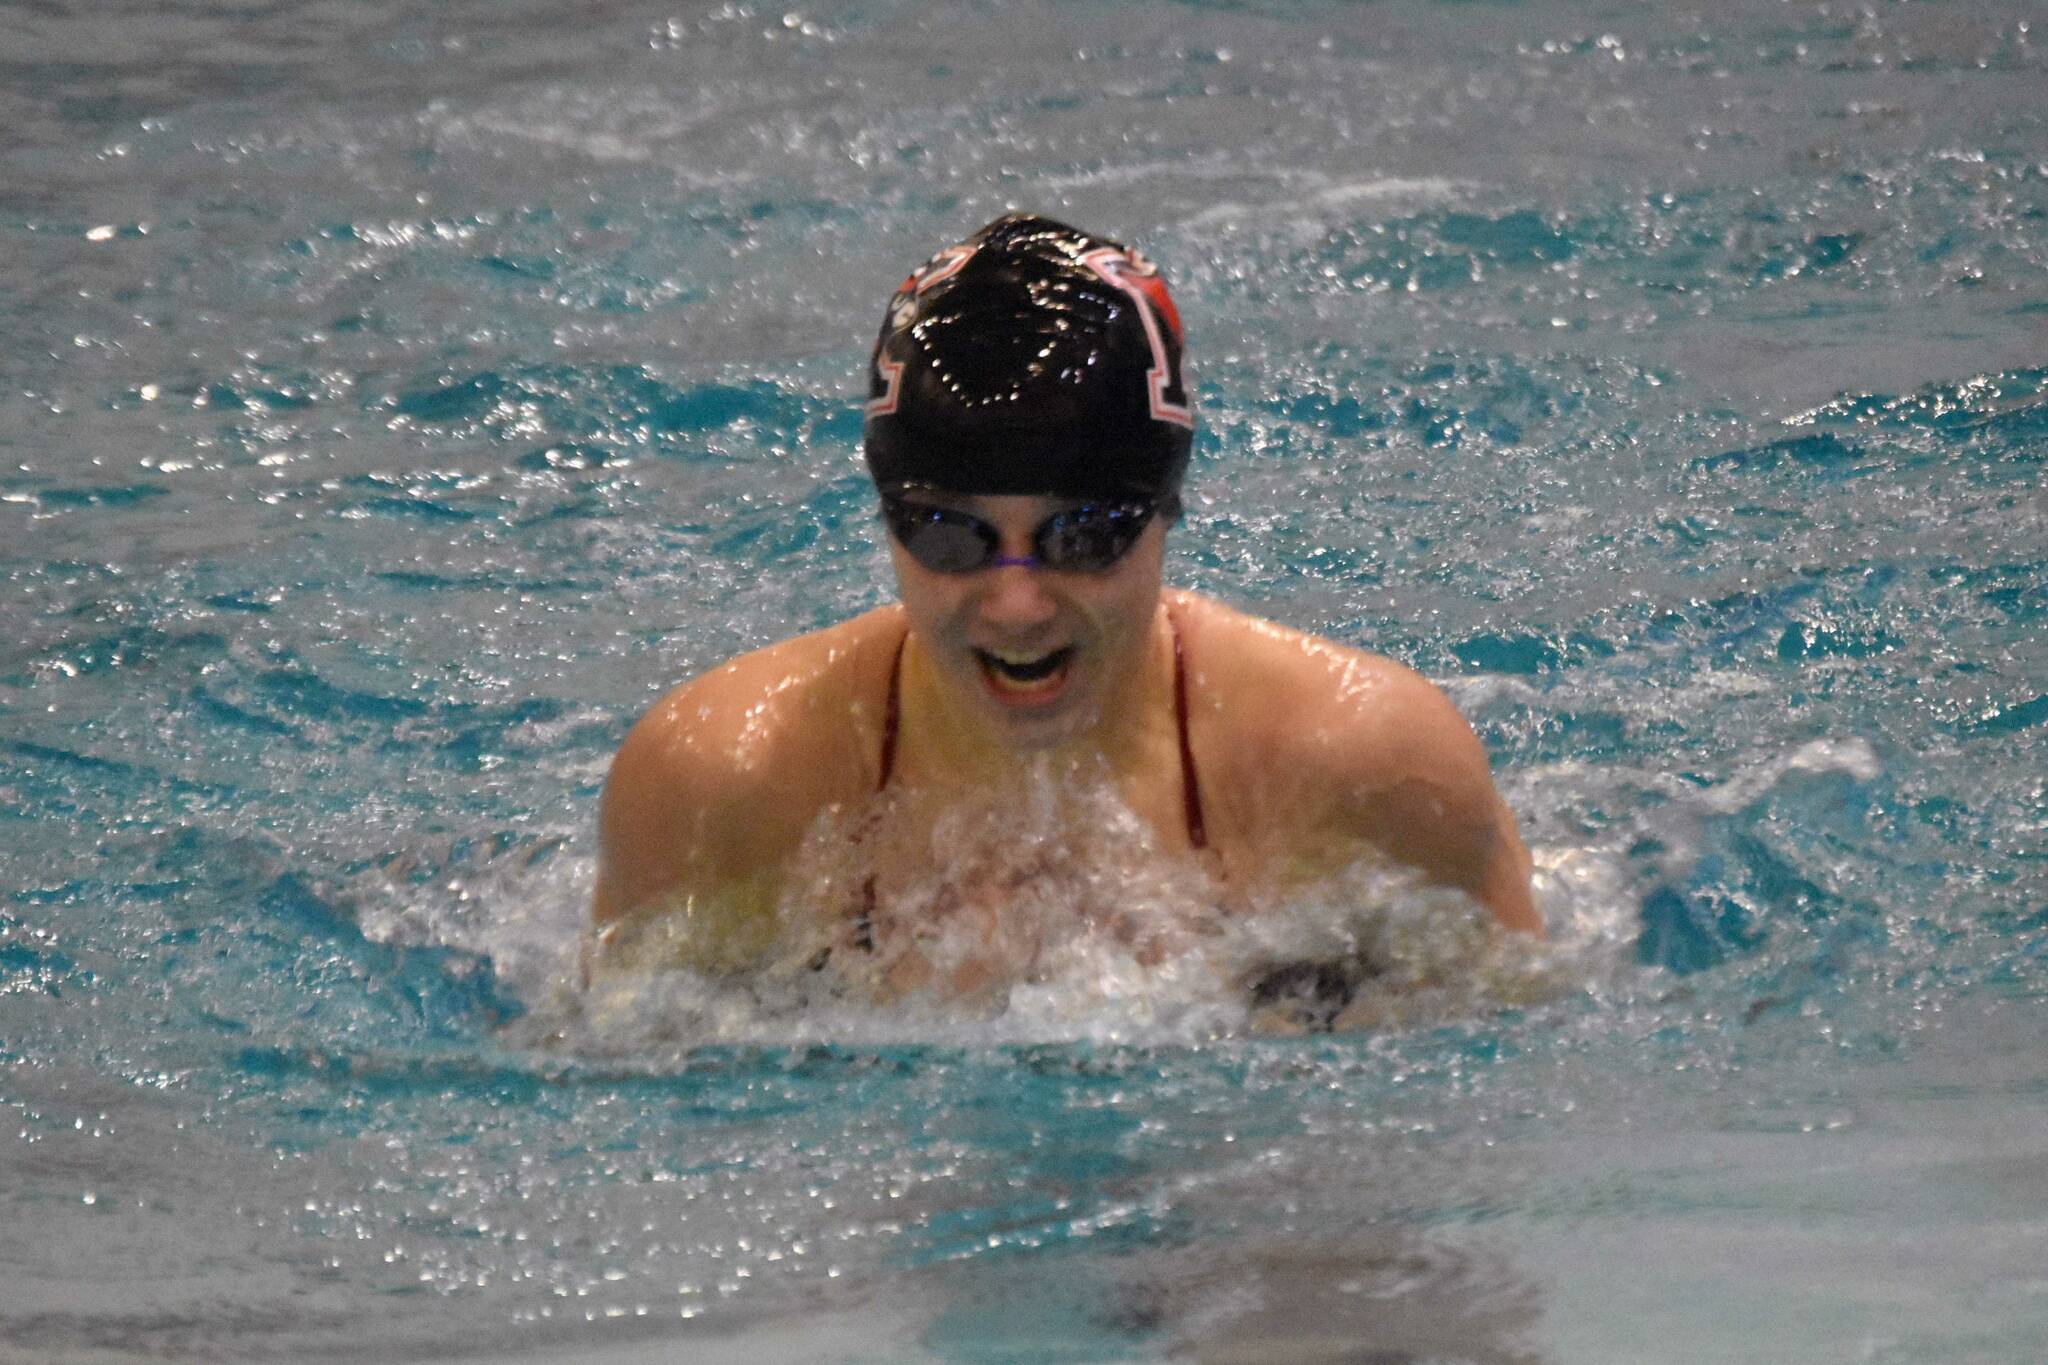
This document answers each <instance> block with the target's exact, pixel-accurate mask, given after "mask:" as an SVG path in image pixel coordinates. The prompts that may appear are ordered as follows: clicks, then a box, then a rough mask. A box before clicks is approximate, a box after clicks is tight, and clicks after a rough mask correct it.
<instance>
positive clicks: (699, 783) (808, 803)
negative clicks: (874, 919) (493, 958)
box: [598, 607, 904, 921]
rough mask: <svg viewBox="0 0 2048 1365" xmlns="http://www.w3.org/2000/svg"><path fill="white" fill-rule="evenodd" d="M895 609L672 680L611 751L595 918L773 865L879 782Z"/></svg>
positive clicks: (896, 631) (897, 632)
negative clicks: (824, 815) (822, 817)
mask: <svg viewBox="0 0 2048 1365" xmlns="http://www.w3.org/2000/svg"><path fill="white" fill-rule="evenodd" d="M903 631H904V623H903V615H902V610H901V608H900V607H883V608H879V609H877V610H875V611H872V612H868V613H866V614H865V615H862V616H857V617H855V618H853V619H852V620H850V621H844V622H841V623H840V624H838V625H835V626H831V627H828V628H826V629H824V630H820V631H814V632H811V633H809V634H806V635H800V636H796V637H794V638H792V639H789V640H784V641H781V642H779V643H776V644H773V645H769V646H767V647H766V648H764V649H758V650H754V651H751V652H749V653H747V654H743V655H740V656H739V657H737V658H735V659H732V660H729V661H728V662H726V663H723V664H721V665H719V666H718V667H716V668H713V669H711V670H710V671H709V672H706V673H703V674H701V675H699V676H698V677H695V678H692V679H691V680H689V681H688V682H685V683H683V684H681V685H680V686H678V687H675V688H673V689H671V690H670V691H669V692H668V693H667V694H665V695H664V696H663V697H662V698H661V699H660V700H659V701H657V702H655V704H654V705H653V706H652V707H650V708H648V711H647V713H646V714H645V715H643V716H642V717H641V718H640V720H639V722H638V723H637V724H635V725H634V726H633V728H632V730H631V731H630V732H629V733H628V734H627V736H626V740H625V742H624V743H623V744H622V745H621V746H620V748H619V752H618V754H617V756H616V757H614V758H613V760H612V766H611V772H610V775H609V776H608V778H607V779H606V782H605V791H604V799H603V802H602V805H601V807H600V811H599V817H598V837H599V888H598V918H599V919H600V920H601V921H602V920H604V919H607V918H615V917H617V916H619V915H623V914H626V913H629V912H631V911H632V910H633V909H634V908H635V907H636V906H638V905H641V904H643V903H645V902H646V901H647V900H648V899H649V898H650V897H652V896H654V895H656V894H657V893H660V892H662V891H664V890H666V889H668V888H670V887H674V886H678V885H683V886H698V887H712V886H715V885H717V884H719V883H722V882H725V881H729V880H732V879H736V878H742V877H758V876H761V875H765V874H772V873H773V872H774V871H775V870H776V869H777V868H779V866H780V865H781V863H782V862H783V861H784V860H786V859H787V858H788V857H789V856H790V855H791V854H793V853H794V851H795V850H796V848H797V846H798V845H799V844H800V843H801V842H802V840H803V837H804V834H805V833H806V832H807V830H808V829H809V828H810V826H811V824H812V823H813V822H814V821H815V820H816V818H817V816H818V814H819V813H820V812H821V811H822V810H824V809H825V808H826V807H828V806H830V805H832V804H834V803H835V802H842V801H848V800H853V799H857V798H858V797H859V796H861V795H863V794H865V793H866V792H869V791H872V790H873V789H874V784H875V782H876V779H877V778H878V776H879V770H878V764H879V755H880V749H881V741H882V730H883V727H884V724H885V714H886V710H887V703H888V689H889V675H890V672H891V670H892V669H893V667H894V661H895V651H896V646H897V644H898V643H899V642H900V641H901V639H902V637H903Z"/></svg>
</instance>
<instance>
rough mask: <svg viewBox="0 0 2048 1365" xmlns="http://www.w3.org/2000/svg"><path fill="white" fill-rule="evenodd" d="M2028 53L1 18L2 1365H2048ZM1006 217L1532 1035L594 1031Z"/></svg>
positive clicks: (849, 16)
mask: <svg viewBox="0 0 2048 1365" xmlns="http://www.w3.org/2000/svg"><path fill="white" fill-rule="evenodd" d="M2040 27H2041V23H2040V20H2039V18H2038V15H2037V13H2036V8H2035V7H2034V6H2031V5H2029V4H2027V3H2024V0H2004V2H2003V3H2000V2H1997V0H1993V2H1989V3H1981V4H1969V5H1963V4H1947V5H1936V4H1924V3H1890V2H1887V3H1874V4H1869V5H1857V6H1849V5H1841V4H1834V3H1827V4H1817V3H1790V4H1788V3H1764V2H1763V0H1738V3H1734V4H1730V5H1724V6H1715V7H1712V8H1711V9H1705V10H1699V11H1679V12H1655V11H1652V10H1649V9H1648V8H1647V7H1643V6H1636V5H1622V4H1599V3H1586V4H1567V3H1562V2H1561V0H1558V2H1550V0H1544V2H1541V3H1537V2H1531V3H1511V2H1507V0H1504V2H1503V3H1494V4H1487V3H1450V2H1449V0H1437V2H1436V3H1424V0H1387V2H1386V3H1379V4H1365V5H1323V4H1304V5H1270V6H1268V5H1257V4H1248V5H1224V4H1192V3H1191V4H1169V3H1111V2H1110V0H1097V2H1095V3H1083V2H1081V0H1073V2H1071V3H1049V2H1048V3H1014V4H1004V5H1000V6H998V5H994V4H976V5H960V6H947V7H943V8H941V7H925V6H920V5H914V4H909V3H900V4H887V3H874V2H872V0H871V2H870V3H865V4H839V5H824V4H820V5H808V6H806V7H804V8H803V9H801V10H800V11H785V10H783V9H782V8H781V7H776V8H773V9H768V8H762V7H758V6H753V5H748V4H737V3H736V4H726V5H720V6H711V5H705V4H698V5H694V6H677V5H673V4H664V5H637V4H624V5H618V6H606V7H602V8H598V9H588V10H586V9H585V8H584V7H567V6H557V5H542V4H532V3H493V4H480V3H479V4H456V5H447V6H435V7H427V6H408V5H401V4H397V3H392V0H359V2H358V3H351V4H345V5H337V4H311V3H296V2H294V0H286V2H285V3H277V4H269V5H261V6H257V5H242V4H232V3H214V4H169V5H161V4H151V5H142V4H138V3H96V4H93V5H90V6H87V5H84V4H76V5H74V4H68V3H65V0H55V2H54V3H51V2H44V0H31V2H30V3H20V0H15V2H14V3H0V336H4V337H5V339H6V342H5V345H4V347H0V627H4V629H0V795H4V800H0V822H4V824H0V898H4V899H0V1112H4V1117H5V1122H0V1220H4V1225H5V1226H6V1227H7V1228H9V1229H10V1230H13V1231H14V1232H15V1235H13V1236H9V1237H7V1238H5V1239H4V1245H0V1357H4V1358H6V1359H21V1360H35V1361H51V1360H57V1361H71V1360H75V1361H87V1360H90V1361H103V1360H134V1359H144V1358H147V1359H162V1358H189V1359H221V1360H276V1359H321V1358H340V1359H358V1358H372V1357H374V1358H378V1359H387V1360H388V1359H411V1358H418V1359H426V1358H443V1357H447V1356H451V1355H457V1354H464V1353H467V1354H471V1355H481V1356H483V1357H485V1358H517V1357H522V1356H527V1357H532V1358H538V1359H551V1360H557V1359H589V1360H606V1361H625V1360H638V1359H656V1358H659V1359H667V1358H671V1356H672V1355H676V1354H687V1355H688V1356H689V1358H692V1359H705V1360H717V1359H728V1358H730V1359H741V1358H744V1359H747V1360H749V1361H754V1362H759V1361H764V1360H780V1359H789V1360H815V1359H844V1360H875V1361H905V1360H947V1361H952V1360H963V1361H1038V1360H1059V1361H1101V1360H1114V1359H1135V1360H1149V1359H1203V1360H1213V1361H1243V1360H1290V1361H1307V1360H1318V1359H1330V1360H1335V1359H1355V1358H1362V1355H1363V1354H1364V1353H1367V1352H1370V1351H1379V1352H1381V1353H1383V1354H1380V1355H1374V1356H1372V1358H1373V1359H1389V1360H1395V1359H1402V1360H1406V1359H1413V1360H1425V1359H1427V1360H1457V1361H1477V1362H1497V1361H1501V1362H1504V1361H1515V1362H1521V1361H1539V1360H1540V1361H1559V1362H1586V1361H1614V1362H1625V1361H1626V1362H1636V1361H1643V1360H1685V1361H1731V1362H1732V1361H1753V1360H1759V1359H1769V1360H1774V1361H1786V1362H1803V1361H1838V1360H1839V1361H1852V1360H1853V1361H1874V1362H1918V1361H1928V1360H1942V1361H1950V1362H1956V1361H1984V1362H2019V1361H2035V1360H2038V1359H2039V1358H2040V1356H2041V1342H2042V1341H2044V1340H2048V1278H2044V1276H2043V1272H2042V1270H2041V1260H2040V1249H2041V1246H2042V1245H2043V1240H2044V1236H2048V1180H2044V1179H2043V1177H2042V1174H2041V1173H2042V1171H2043V1170H2044V1169H2048V1166H2044V1162H2048V1125H2044V1122H2043V1120H2044V1117H2048V1113H2044V1111H2048V1050H2044V1048H2043V1043H2044V1041H2048V988H2044V967H2048V963H2044V959H2048V781H2044V776H2043V774H2044V773H2048V630H2044V628H2043V627H2044V620H2048V534H2044V532H2048V506H2044V497H2043V493H2042V488H2041V486H2042V482H2043V468H2042V466H2043V461H2044V457H2048V368H2044V364H2048V344H2044V342H2048V105H2044V104H2043V102H2042V100H2041V99H2040V95H2039V92H2040V90H2041V89H2043V88H2044V82H2043V76H2044V72H2043V67H2044V64H2048V63H2044V58H2043V56H2042V47H2041V44H2042V39H2041V34H2040V32H2039V30H2040ZM1013 206H1014V207H1028V208H1034V209H1040V210H1045V211H1051V212H1055V213H1058V214H1061V215H1063V216H1068V217H1071V218H1073V219H1075V220H1077V221H1079V222H1082V223H1085V224H1087V225H1089V226H1092V227H1097V228H1099V229H1101V230H1103V231H1107V232H1114V233H1118V234H1122V235H1126V236H1128V237H1129V238H1131V239H1132V240H1134V241H1137V242H1139V243H1141V244H1142V245H1143V246H1144V247H1145V248H1146V249H1147V251H1148V252H1149V253H1150V254H1152V255H1153V256H1154V257H1156V258H1157V259H1158V260H1160V261H1161V262H1162V263H1163V264H1164V265H1165V267H1166V268H1167V270H1168V271H1169V273H1170V275H1171V276H1172V278H1173V279H1174V281H1175V288H1176V293H1177V296H1178V298H1179V301H1180V305H1181V310H1182V312H1183V314H1184V315H1185V317H1186V318H1187V320H1188V323H1189V328H1190V332H1191V345H1192V347H1193V354H1194V356H1195V359H1196V361H1197V362H1198V364H1199V372H1198V378H1199V382H1200V390H1201V402H1202V407H1203V414H1204V421H1205V424H1206V425H1205V427H1204V431H1203V433H1202V435H1201V437H1200V440H1199V443H1198V447H1197V455H1196V462H1195V469H1194V472H1193V476H1192V482H1191V486H1190V515H1189V517H1188V519H1187V523H1186V525H1185V526H1184V528H1183V529H1181V530H1180V531H1178V532H1176V533H1175V537H1174V540H1173V542H1172V545H1171V550H1170V556H1169V574H1170V576H1171V578H1172V579H1173V580H1174V581H1176V582H1179V583H1181V584H1184V585H1187V586H1192V587H1195V588H1198V589H1200V590H1203V591H1207V592H1210V593H1213V594H1215V595H1217V596H1219V597H1221V598H1224V599H1226V600H1228V601H1231V602H1233V603H1237V604H1240V605H1243V606H1246V607H1249V608H1251V609H1253V610H1256V611H1260V612H1262V613H1265V614H1267V615H1270V616H1273V617H1276V618H1278V619H1281V620H1285V621H1287V622H1289V623H1291V624H1295V625H1299V626H1303V627H1307V628H1310V629H1314V630H1319V631H1323V632H1326V633H1328V634H1331V635H1333V636H1335V637H1337V638H1339V639H1342V640H1345V641H1347V642H1352V643H1357V644H1361V645H1364V646H1367V647H1370V648H1373V649H1377V650H1380V651H1382V652H1385V653H1388V654H1391V655H1393V656H1395V657H1397V658H1400V659H1403V660H1405V661H1407V662H1410V663H1412V664H1414V665H1415V666H1417V667H1419V668H1421V669H1423V670H1424V671H1425V672H1427V673H1429V674H1430V675H1431V676H1433V677H1435V678H1437V679H1438V680H1440V681H1441V682H1443V683H1444V684H1445V685H1446V686H1447V687H1448V688H1449V689H1450V691H1451V693H1452V695H1453V697H1454V698H1455V699H1456V700H1457V701H1458V703H1459V704H1460V706H1461V707H1463V708H1464V710H1465V711H1466V713H1467V715H1468V716H1470V718H1471V719H1472V721H1473V723H1474V724H1475V725H1476V726H1477V728H1478V729H1479V730H1480V732H1481V734H1482V735H1483V737H1484V738H1485V740H1486V742H1487V743H1488V745H1489V747H1490V749H1491V751H1492V753H1493V754H1494V757H1495V762H1496V775H1497V777H1498V780H1499V782H1500V785H1501V787H1502V789H1503V791H1504V792H1505V793H1506V794H1507V795H1508V797H1509V799H1510V801H1511V802H1512V804H1513V805H1514V806H1515V808H1516V810H1517V812H1518V813H1519V815H1520V818H1521V820H1522V823H1523V826H1524V829H1525V831H1526V833H1527V834H1528V836H1529V840H1530V843H1531V845H1532V847H1533V849H1534V852H1535V855H1536V858H1537V862H1538V868H1539V877H1538V892H1539V899H1540V901H1541V903H1542V905H1543V907H1544V908H1545V910H1546V913H1547V914H1548V916H1549V918H1550V920H1551V923H1552V925H1553V945H1554V946H1553V948H1552V949H1551V950H1550V953H1549V955H1548V956H1547V957H1546V958H1545V960H1544V961H1542V962H1541V963H1538V964H1535V965H1534V966H1531V967H1530V968H1529V969H1528V971H1527V972H1526V973H1525V974H1523V975H1520V976H1516V977H1514V979H1513V982H1512V983H1511V985H1512V988H1511V989H1502V990H1498V991H1493V992H1491V993H1487V992H1482V993H1481V994H1480V998H1477V999H1468V1000H1462V1001H1458V1002H1455V1003H1454V1006H1453V1007H1451V1008H1442V1007H1440V1006H1441V1003H1442V1002H1438V1004H1439V1007H1438V1008H1435V1009H1434V1010H1416V1011H1405V1012H1404V1009H1403V1006H1402V1002H1400V1001H1394V1002H1392V1003H1391V1004H1390V1015H1389V1022H1388V1023H1387V1024H1386V1026H1385V1027H1382V1028H1378V1029H1374V1030H1370V1031H1366V1032H1360V1033H1353V1034H1339V1035H1332V1036H1318V1037H1309V1038H1297V1039H1287V1038H1268V1037H1261V1036H1253V1035H1251V1034H1249V1033H1248V1032H1247V1031H1246V1030H1244V1029H1241V1028H1237V1027H1235V1026H1233V1025H1232V1024H1231V1022H1230V1020H1229V1018H1228V1017H1227V1016H1219V1015H1216V1014H1214V1013H1213V1012H1212V1013H1211V1014H1206V1015H1196V1016H1189V1015H1185V1014H1182V1015H1171V1014H1170V1012H1169V1011H1164V1010H1163V1009H1162V1008H1161V1007H1160V1003H1159V1001H1157V1000H1156V999H1152V998H1150V997H1147V998H1134V999H1127V1000H1124V1001H1121V1002H1119V1001H1118V1000H1116V999H1114V998H1111V999H1108V1000H1104V999H1101V998H1095V999H1092V1000H1075V999H1069V1000H1065V1001H1060V1000H1055V1001H1052V1002H1050V1003H1047V1002H1044V1001H1041V1002H1039V1004H1038V1006H1037V1007H1036V1008H1034V1009H1025V1008H1023V1007H1022V1006H1021V1004H1020V1006H1019V1008H1018V1009H1016V1010H1013V1011H1011V1012H1010V1013H1008V1014H1006V1015H1001V1016H998V1017H996V1018H994V1019H987V1018H975V1019H972V1020H967V1021H962V1020H959V1019H951V1018H947V1017H944V1016H929V1015H917V1014H915V1013H912V1014H907V1015H899V1016H896V1017H887V1016H877V1015H873V1014H870V1015H861V1014H860V1013H859V1012H858V1011H853V1012H848V1011H836V1012H835V1011H833V1010H827V1009H822V1008H815V1009H798V1010H796V1011H794V1012H793V1013H791V1012H782V1013H778V1012H777V1011H775V1010H773V1009H767V1008H764V1007H761V1006H760V1005H759V1003H758V1002H749V1001H747V1000H743V999H739V998H735V997H732V996H721V995H718V994H717V993H716V992H712V993H710V994H708V995H707V994H706V992H705V991H704V990H703V989H701V987H700V985H698V984H695V983H691V982H688V981H682V980H677V981H668V982H660V981H657V982H650V983H641V985H640V986H639V987H638V989H637V991H636V993H634V994H633V995H632V996H631V997H630V998H628V999H624V1000H620V999H616V998H605V999H595V998H590V997H585V996H582V995H580V994H579V992H578V991H577V990H576V989H575V988H574V986H573V972H572V971H571V970H570V964H571V962H572V961H573V954H574V942H575V936H576V933H577V931H578V928H579V925H580V923H581V919H582V916H583V913H584V907H585V905H586V903H587V898H588V893H589V885H590V875H591V859H592V837H591V825H592V820H593V816H594V809H595V802H596V796H597V792H598V789H599V785H600V783H601V782H602V779H603V774H604V771H605V765H606V763H607V760H608V758H609V756H610V753H611V751H612V749H613V748H614V747H615V746H616V744H617V742H618V740H619V739H620V738H621V736H622V735H623V733H624V731H625V729H626V727H627V726H628V725H629V724H630V723H631V722H632V720H633V719H634V718H635V716H636V715H637V714H638V713H639V711H640V710H641V709H642V708H644V707H645V706H646V705H647V704H648V703H649V702H650V701H651V700H652V699H653V698H654V697H655V696H656V695H658V694H659V692H660V691H661V690H663V689H664V688H666V687H667V686H669V685H671V684H672V683H673V682H675V681H677V680H678V679H680V678H682V677H685V676H687V675H689V674H690V673H692V672H694V671H696V670H698V669H701V668H703V667H706V666H708V665H709V664H711V663H713V662H715V661H717V660H719V659H721V658H723V657H726V656H727V655H729V654H731V653H733V652H735V651H737V650H740V649H744V648H747V647H750V646H753V645H757V644H761V643H765V642H767V641H769V640H772V639H775V638H778V637H781V636H783V635H786V634H788V633H790V632H793V631H796V630H801V629H805V628H810V627H813V626H818V625H822V624H824V623H827V622H829V621H832V620H836V619H839V618H841V617H843V616H845V615H848V614H851V613H853V612H855V611H858V610H861V609H864V608H866V607H868V606H871V605H874V604H876V603H879V602H881V601H884V600H886V598H887V594H888V585H887V582H886V577H885V568H886V566H885V563H884V560H883V557H882V555H881V552H880V548H879V545H878V542H877V533H878V527H877V526H876V524H875V522H874V519H873V517H872V512H871V508H870V504H869V501H868V498H867V494H866V490H865V487H864V485H863V482H862V478H861V474H860V468H859V462H858V452H857V440H858V423H857V420H856V417H855V411H854V404H855V399H856V397H857V393H856V389H857V376H858V373H859V367H860V364H861V361H862V357H863V347H864V343H865V341H866V340H867V339H868V338H869V337H871V336H872V333H873V329H874V326H875V325H876V321H877V319H878V317H879V311H880V309H881V307H882V304H883V302H884V299H885V297H886V295H887V293H888V290H889V289H890V288H891V287H892V286H893V284H894V282H895V281H896V280H898V279H900V277H901V275H902V273H903V271H904V270H905V269H906V268H908V266H909V265H911V264H914V263H915V262H917V261H918V260H921V259H923V257H924V256H925V255H926V254H927V253H928V252H929V251H930V250H931V249H932V248H933V247H934V246H936V245H938V244H940V243H942V242H944V241H948V240H952V239H954V238H956V237H958V236H959V235H961V234H963V233H964V232H966V231H968V230H971V229H972V228H973V227H975V226H977V225H978V224H979V223H981V222H982V221H985V220H986V219H988V218H989V217H992V216H994V215H995V214H996V213H998V212H1001V211H1003V210H1004V209H1006V208H1010V207H1013ZM1134 894H1136V893H1135V892H1134ZM1343 908H1344V907H1341V906H1334V905H1332V906H1325V907H1315V906H1311V907H1307V911H1308V912H1316V911H1319V910H1320V909H1328V910H1330V911H1331V912H1332V913H1335V912H1336V911H1338V910H1341V909H1343ZM1300 909H1301V908H1300V907H1297V910H1300ZM1169 1016H1170V1017H1169ZM1190 1019H1193V1020H1194V1022H1193V1023H1191V1022H1190ZM1219 1020H1220V1022H1219ZM25 1230H33V1235H23V1234H24V1231H25Z"/></svg>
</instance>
